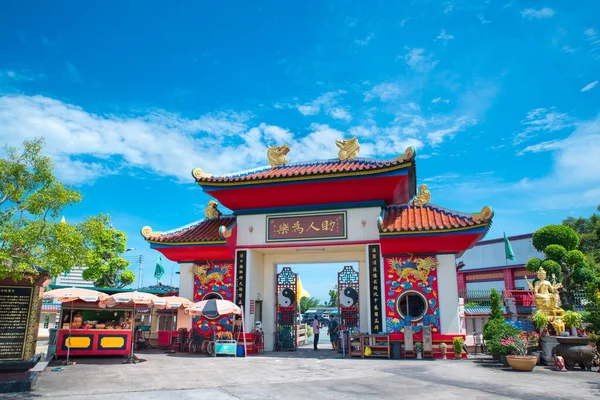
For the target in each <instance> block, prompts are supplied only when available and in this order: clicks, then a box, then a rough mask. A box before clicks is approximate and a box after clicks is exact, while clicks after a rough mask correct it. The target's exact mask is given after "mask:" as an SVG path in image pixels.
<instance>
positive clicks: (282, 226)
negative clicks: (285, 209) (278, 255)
mask: <svg viewBox="0 0 600 400" xmlns="http://www.w3.org/2000/svg"><path fill="white" fill-rule="evenodd" d="M346 238H347V230H346V211H336V212H314V213H304V214H279V215H269V216H267V239H266V240H267V242H295V241H305V240H333V239H346Z"/></svg>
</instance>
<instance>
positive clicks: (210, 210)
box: [205, 200, 221, 219]
mask: <svg viewBox="0 0 600 400" xmlns="http://www.w3.org/2000/svg"><path fill="white" fill-rule="evenodd" d="M218 206H219V205H218V204H217V202H216V201H214V200H209V201H208V205H207V206H206V210H205V215H206V218H207V219H217V218H219V217H220V216H221V211H219V209H218V208H217V207H218Z"/></svg>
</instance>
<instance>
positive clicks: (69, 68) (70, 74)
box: [65, 61, 83, 83]
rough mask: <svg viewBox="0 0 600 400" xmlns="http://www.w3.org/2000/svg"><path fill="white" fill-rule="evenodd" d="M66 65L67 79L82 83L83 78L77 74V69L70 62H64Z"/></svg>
mask: <svg viewBox="0 0 600 400" xmlns="http://www.w3.org/2000/svg"><path fill="white" fill-rule="evenodd" d="M65 67H66V76H67V78H68V79H69V80H71V81H73V82H75V83H83V78H82V77H81V75H80V74H79V70H78V69H77V68H76V67H75V66H74V65H73V64H71V63H70V62H68V61H67V62H66V63H65Z"/></svg>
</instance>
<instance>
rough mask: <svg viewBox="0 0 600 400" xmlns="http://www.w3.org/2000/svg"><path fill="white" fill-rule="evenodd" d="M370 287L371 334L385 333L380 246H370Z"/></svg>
mask: <svg viewBox="0 0 600 400" xmlns="http://www.w3.org/2000/svg"><path fill="white" fill-rule="evenodd" d="M368 248H369V286H370V289H371V298H370V299H369V301H370V302H371V304H370V308H371V332H372V333H375V334H377V333H379V332H382V331H383V324H382V322H383V316H384V315H383V314H381V311H382V310H381V279H380V271H381V262H380V256H381V254H380V252H381V250H380V248H379V246H378V245H369V247H368Z"/></svg>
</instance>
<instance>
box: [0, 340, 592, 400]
mask: <svg viewBox="0 0 600 400" xmlns="http://www.w3.org/2000/svg"><path fill="white" fill-rule="evenodd" d="M320 347H322V349H321V350H320V351H318V352H315V351H313V350H312V349H307V348H303V349H301V350H299V351H297V352H293V353H292V352H290V353H267V354H266V355H264V356H263V355H260V356H250V357H247V358H221V357H219V358H211V357H203V356H191V355H187V354H173V355H169V354H164V353H163V352H161V351H149V352H140V353H137V354H138V356H139V357H140V358H141V359H143V360H145V361H144V362H141V363H139V364H134V365H131V364H122V361H123V359H121V358H100V359H92V358H85V359H75V361H76V364H75V365H72V366H68V367H63V369H62V370H59V371H53V370H52V369H53V367H52V366H49V367H47V368H46V369H45V370H44V372H42V373H41V375H40V376H39V378H38V381H37V384H36V386H35V390H34V391H33V392H31V393H27V394H10V395H8V394H6V395H2V394H0V398H9V399H37V398H40V399H44V398H47V399H86V400H88V399H89V400H95V399H102V400H111V399H127V400H138V399H144V400H152V399H178V400H185V399H286V400H287V399H303V400H307V399H319V400H321V399H322V400H326V399H398V398H413V399H414V398H418V399H424V398H427V399H436V400H437V399H484V398H485V399H540V400H542V399H543V400H549V399H569V400H571V399H598V398H599V397H600V373H597V372H584V371H573V372H564V373H560V372H554V371H552V370H551V369H550V368H549V367H541V366H538V367H536V368H535V370H534V371H533V372H514V371H512V370H510V369H504V368H502V367H501V365H499V364H497V363H495V362H494V361H493V360H491V358H487V357H477V356H475V358H472V359H468V360H460V361H454V360H452V361H451V360H436V361H425V360H414V361H413V360H375V359H342V358H340V356H339V355H338V354H337V353H334V352H332V351H329V350H327V349H326V347H327V346H320ZM595 369H596V368H594V370H595ZM3 396H4V397H3Z"/></svg>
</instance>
